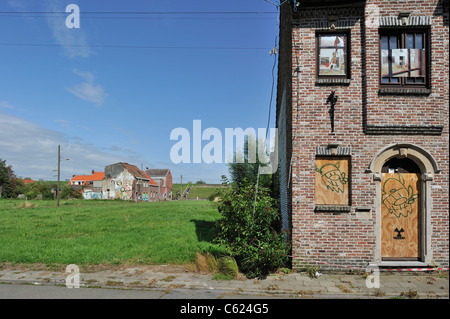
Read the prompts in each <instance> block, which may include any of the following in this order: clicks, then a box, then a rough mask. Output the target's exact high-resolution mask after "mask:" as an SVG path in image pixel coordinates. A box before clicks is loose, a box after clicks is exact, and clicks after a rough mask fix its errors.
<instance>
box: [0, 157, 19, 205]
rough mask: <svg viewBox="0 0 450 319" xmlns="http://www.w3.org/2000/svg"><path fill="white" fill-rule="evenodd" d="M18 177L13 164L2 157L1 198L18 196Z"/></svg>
mask: <svg viewBox="0 0 450 319" xmlns="http://www.w3.org/2000/svg"><path fill="white" fill-rule="evenodd" d="M16 190H17V178H16V176H15V175H14V171H13V170H12V166H11V165H6V161H5V160H2V159H1V158H0V198H12V197H15V196H16Z"/></svg>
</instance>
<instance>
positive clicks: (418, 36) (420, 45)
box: [416, 33, 423, 49]
mask: <svg viewBox="0 0 450 319" xmlns="http://www.w3.org/2000/svg"><path fill="white" fill-rule="evenodd" d="M416 49H423V34H421V33H418V34H416Z"/></svg>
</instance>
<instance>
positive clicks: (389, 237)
mask: <svg viewBox="0 0 450 319" xmlns="http://www.w3.org/2000/svg"><path fill="white" fill-rule="evenodd" d="M382 175H383V179H382V181H381V257H382V259H384V260H418V259H419V257H420V231H419V230H420V204H421V198H420V179H419V174H416V173H383V174H382Z"/></svg>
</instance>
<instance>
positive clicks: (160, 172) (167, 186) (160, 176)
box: [145, 169, 172, 199]
mask: <svg viewBox="0 0 450 319" xmlns="http://www.w3.org/2000/svg"><path fill="white" fill-rule="evenodd" d="M145 172H146V173H147V174H148V175H149V176H150V177H151V178H152V179H153V180H155V182H157V183H158V184H159V187H160V194H161V199H165V198H171V197H172V196H171V194H172V173H171V172H170V169H146V170H145Z"/></svg>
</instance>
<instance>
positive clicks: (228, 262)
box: [219, 256, 239, 278]
mask: <svg viewBox="0 0 450 319" xmlns="http://www.w3.org/2000/svg"><path fill="white" fill-rule="evenodd" d="M238 270H239V269H238V265H237V263H236V260H235V259H234V258H233V257H230V256H225V257H222V258H219V271H220V273H222V274H223V275H225V276H226V277H229V278H236V277H237V275H238Z"/></svg>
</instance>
